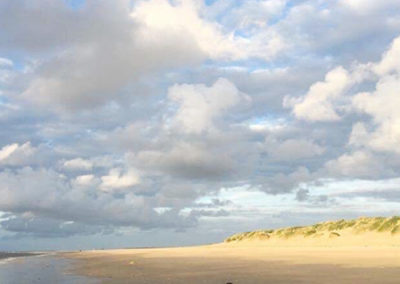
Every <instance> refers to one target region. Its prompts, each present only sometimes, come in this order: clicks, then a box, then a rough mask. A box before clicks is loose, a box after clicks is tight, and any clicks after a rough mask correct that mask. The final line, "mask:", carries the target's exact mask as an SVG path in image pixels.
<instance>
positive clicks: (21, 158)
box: [0, 142, 36, 166]
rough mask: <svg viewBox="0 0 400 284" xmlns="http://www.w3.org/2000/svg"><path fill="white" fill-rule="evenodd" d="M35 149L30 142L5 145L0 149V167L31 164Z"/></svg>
mask: <svg viewBox="0 0 400 284" xmlns="http://www.w3.org/2000/svg"><path fill="white" fill-rule="evenodd" d="M35 153H36V148H34V147H32V146H31V143H30V142H26V143H24V144H22V145H20V144H18V143H14V144H10V145H6V146H4V147H3V148H1V149H0V165H10V166H21V165H27V164H29V163H31V162H32V158H33V155H34V154H35Z"/></svg>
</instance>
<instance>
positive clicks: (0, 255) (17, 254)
mask: <svg viewBox="0 0 400 284" xmlns="http://www.w3.org/2000/svg"><path fill="white" fill-rule="evenodd" d="M38 254H39V253H30V252H0V259H4V258H11V257H12V258H14V257H23V256H34V255H38Z"/></svg>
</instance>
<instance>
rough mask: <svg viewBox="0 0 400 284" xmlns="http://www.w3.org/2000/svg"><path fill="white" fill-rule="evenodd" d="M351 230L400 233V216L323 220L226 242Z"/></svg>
mask: <svg viewBox="0 0 400 284" xmlns="http://www.w3.org/2000/svg"><path fill="white" fill-rule="evenodd" d="M347 229H348V230H351V231H352V232H354V233H355V234H360V233H363V232H379V233H380V232H390V233H391V234H398V233H400V216H393V217H360V218H358V219H354V220H344V219H341V220H337V221H328V222H321V223H317V224H314V225H311V226H297V227H288V228H281V229H276V230H259V231H254V232H245V233H239V234H235V235H232V236H230V237H228V238H227V239H225V242H228V243H229V242H235V241H243V240H253V239H269V238H271V237H274V238H281V239H288V238H291V237H294V236H303V237H311V238H312V237H316V236H321V235H324V234H327V235H328V236H329V237H330V238H332V237H333V238H336V237H340V236H341V234H340V231H342V230H347Z"/></svg>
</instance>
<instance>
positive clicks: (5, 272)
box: [0, 254, 99, 284]
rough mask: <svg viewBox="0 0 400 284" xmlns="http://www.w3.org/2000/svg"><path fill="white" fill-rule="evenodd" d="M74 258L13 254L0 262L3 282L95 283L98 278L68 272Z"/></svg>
mask: <svg viewBox="0 0 400 284" xmlns="http://www.w3.org/2000/svg"><path fill="white" fill-rule="evenodd" d="M72 262H73V260H69V259H65V258H60V257H57V256H55V255H53V254H42V255H39V256H37V255H36V256H31V254H29V256H23V255H22V254H18V257H16V255H13V257H11V258H7V259H4V261H2V262H0V283H1V284H44V283H45V284H47V283H49V284H53V283H57V284H91V283H93V284H95V283H99V281H97V280H96V279H92V278H87V277H84V276H79V275H74V274H71V273H67V270H68V269H69V268H70V267H71V266H70V265H71V264H72Z"/></svg>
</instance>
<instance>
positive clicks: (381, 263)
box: [64, 244, 400, 284]
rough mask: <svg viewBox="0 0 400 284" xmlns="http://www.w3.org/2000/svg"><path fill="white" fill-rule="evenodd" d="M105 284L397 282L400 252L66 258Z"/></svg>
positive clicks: (171, 252)
mask: <svg viewBox="0 0 400 284" xmlns="http://www.w3.org/2000/svg"><path fill="white" fill-rule="evenodd" d="M64 256H66V257H71V258H74V259H78V260H80V261H78V262H77V266H76V267H75V272H77V273H80V274H83V275H87V276H95V277H100V278H101V279H103V283H110V284H111V283H399V277H400V247H382V246H380V247H268V246H262V245H259V244H253V245H246V244H244V245H236V246H235V245H226V244H218V245H209V246H198V247H182V248H163V249H123V250H105V251H85V252H76V253H68V254H64Z"/></svg>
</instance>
